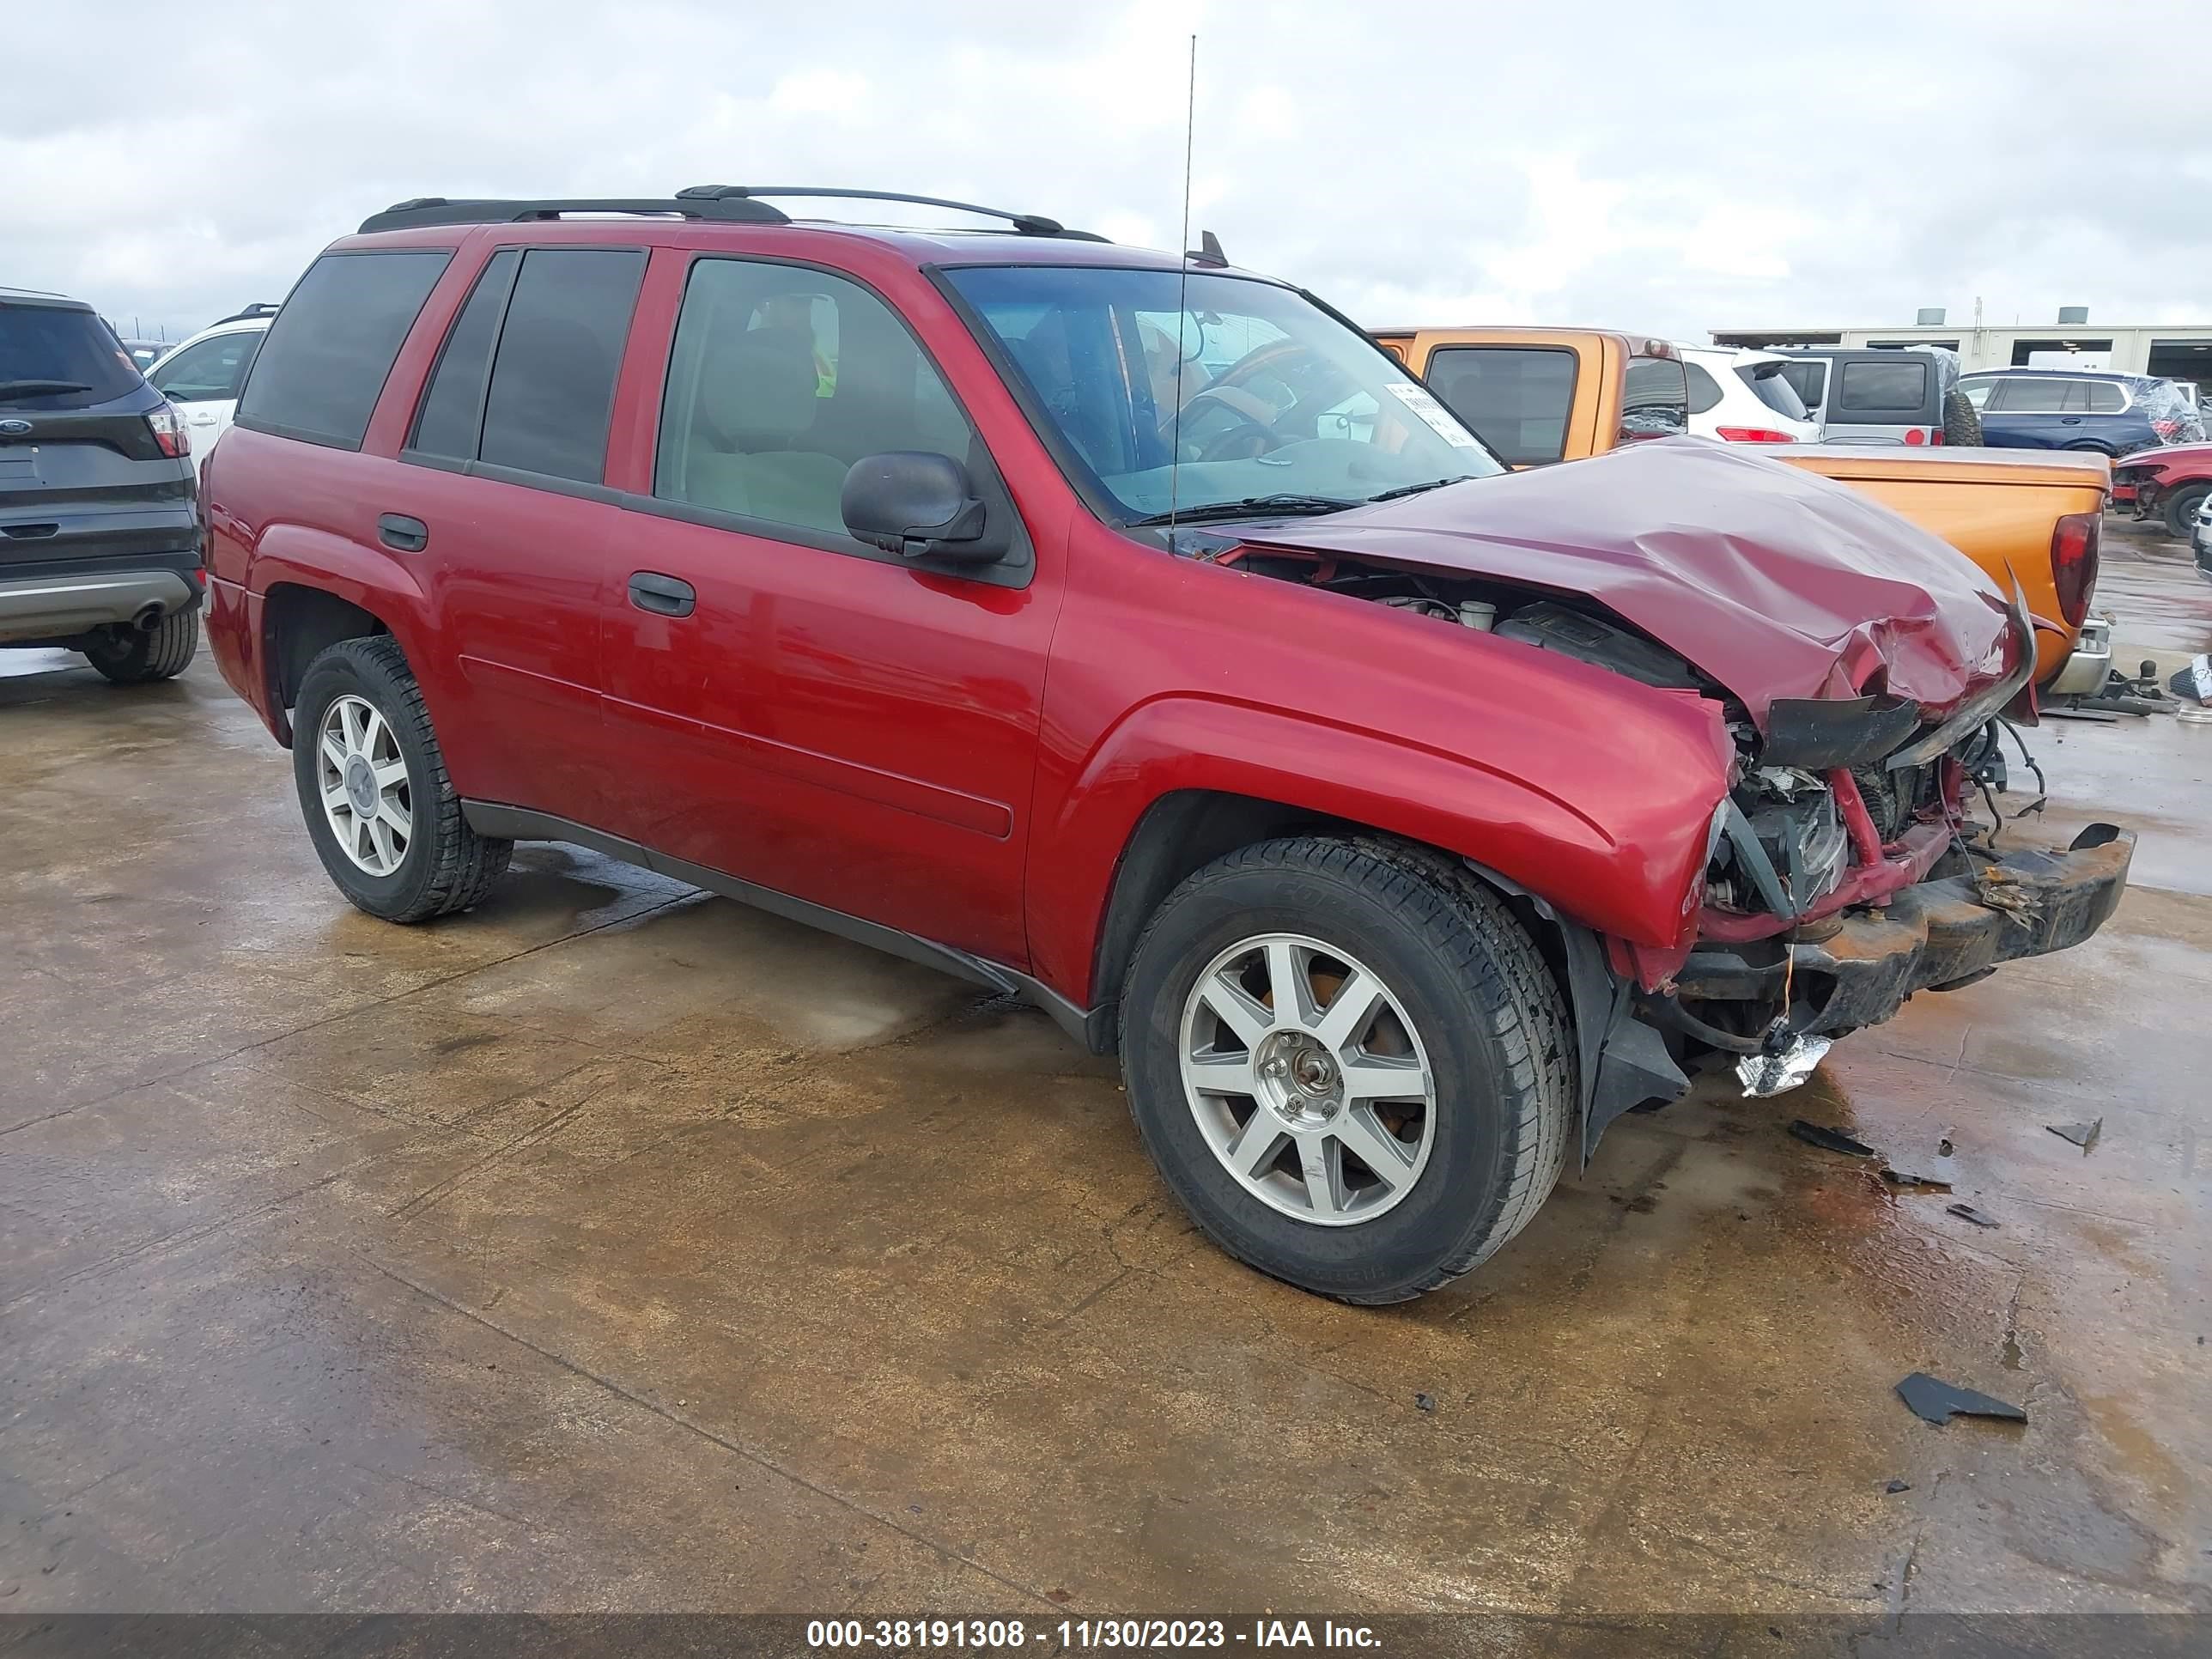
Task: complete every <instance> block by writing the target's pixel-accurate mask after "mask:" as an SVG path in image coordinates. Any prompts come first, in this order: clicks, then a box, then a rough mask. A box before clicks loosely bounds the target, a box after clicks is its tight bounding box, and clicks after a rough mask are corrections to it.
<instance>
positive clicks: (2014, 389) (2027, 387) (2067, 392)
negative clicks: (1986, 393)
mask: <svg viewBox="0 0 2212 1659" xmlns="http://www.w3.org/2000/svg"><path fill="white" fill-rule="evenodd" d="M2088 406H2089V394H2088V391H2087V388H2086V387H2085V386H2083V385H2082V383H2081V381H2079V380H2058V379H2056V378H2052V379H2049V380H2046V379H2044V378H2043V377H2041V376H2036V377H2034V378H2030V377H2028V376H2027V375H2021V376H2020V377H2018V378H2017V379H2014V380H2002V381H1999V382H1998V384H1997V392H1996V397H1994V398H1991V399H1990V408H1992V409H1994V410H1997V411H1998V412H1999V413H2001V414H2005V415H2078V414H2081V413H2082V412H2083V411H2084V410H2087V408H2088Z"/></svg>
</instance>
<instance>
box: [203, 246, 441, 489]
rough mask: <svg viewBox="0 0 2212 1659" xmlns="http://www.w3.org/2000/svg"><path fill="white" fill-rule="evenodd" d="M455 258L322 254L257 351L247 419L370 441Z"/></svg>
mask: <svg viewBox="0 0 2212 1659" xmlns="http://www.w3.org/2000/svg"><path fill="white" fill-rule="evenodd" d="M450 258H453V255H452V254H451V253H450V252H447V251H446V250H443V249H429V248H394V249H391V250H380V251H378V252H373V253H325V255H323V257H322V258H319V259H318V260H316V261H315V263H314V264H312V265H310V266H309V267H308V268H307V275H306V276H302V277H301V279H300V283H299V286H298V287H296V288H295V289H293V290H292V293H291V295H290V297H289V298H288V299H287V300H286V301H284V307H283V310H282V311H280V312H278V313H276V321H275V322H273V323H271V324H270V325H269V332H268V333H267V335H266V336H264V337H263V340H262V343H261V349H260V350H259V351H258V352H257V353H256V354H255V355H254V358H253V365H252V372H251V373H250V374H248V375H247V377H246V389H245V391H244V392H242V393H241V394H240V399H239V405H238V421H239V424H240V425H241V426H248V427H251V426H260V427H263V428H267V429H269V430H271V431H275V432H279V433H282V434H284V435H287V436H290V437H295V438H305V439H307V440H308V441H310V442H313V443H324V444H331V445H335V446H337V447H340V448H343V449H358V448H360V447H361V441H362V436H363V435H365V434H366V433H367V432H368V417H369V416H371V415H373V414H374V413H375V412H376V400H377V398H379V397H380V396H381V395H382V393H383V391H384V381H385V378H386V376H387V375H389V374H391V373H392V360H393V359H395V358H396V357H398V356H399V348H400V346H401V344H402V343H404V341H405V340H406V338H407V332H408V331H409V330H410V329H411V328H413V327H414V326H415V318H416V313H419V312H420V311H421V310H422V302H423V301H425V300H427V299H428V298H429V297H430V290H431V289H433V288H434V287H435V286H436V285H437V281H438V278H439V277H440V276H441V275H442V274H443V273H444V271H445V269H446V262H447V260H448V259H450Z"/></svg>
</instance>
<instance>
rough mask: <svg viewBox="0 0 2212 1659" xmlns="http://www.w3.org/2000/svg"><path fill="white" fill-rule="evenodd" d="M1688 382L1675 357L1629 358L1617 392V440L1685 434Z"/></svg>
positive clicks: (1688, 392)
mask: <svg viewBox="0 0 2212 1659" xmlns="http://www.w3.org/2000/svg"><path fill="white" fill-rule="evenodd" d="M1689 408H1690V382H1689V376H1688V375H1687V374H1685V373H1684V372H1683V368H1682V360H1681V359H1680V358H1679V357H1631V358H1630V359H1629V360H1628V373H1627V374H1626V375H1625V376H1623V377H1622V381H1621V388H1620V436H1621V441H1623V442H1624V443H1625V442H1627V441H1631V440H1633V439H1637V438H1668V437H1672V436H1674V435H1676V434H1678V433H1682V432H1686V431H1688V430H1689V427H1690V422H1689Z"/></svg>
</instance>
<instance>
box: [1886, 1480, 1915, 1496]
mask: <svg viewBox="0 0 2212 1659" xmlns="http://www.w3.org/2000/svg"><path fill="white" fill-rule="evenodd" d="M1882 1490H1883V1491H1884V1492H1888V1493H1890V1494H1892V1495H1893V1496H1894V1495H1895V1494H1896V1493H1898V1492H1911V1490H1912V1483H1911V1481H1910V1480H1893V1481H1891V1482H1890V1483H1889V1484H1888V1485H1887V1486H1884V1487H1883V1488H1882Z"/></svg>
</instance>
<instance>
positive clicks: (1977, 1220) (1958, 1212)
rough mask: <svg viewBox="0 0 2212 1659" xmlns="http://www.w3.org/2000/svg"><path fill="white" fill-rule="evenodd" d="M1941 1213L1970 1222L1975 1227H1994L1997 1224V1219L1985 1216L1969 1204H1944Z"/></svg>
mask: <svg viewBox="0 0 2212 1659" xmlns="http://www.w3.org/2000/svg"><path fill="white" fill-rule="evenodd" d="M1943 1213H1944V1214H1946V1215H1954V1216H1957V1217H1958V1218H1959V1219H1960V1220H1961V1221H1971V1222H1972V1223H1973V1224H1974V1225H1976V1226H1977V1227H1994V1226H1996V1225H1997V1218H1996V1217H1995V1216H1993V1215H1985V1214H1984V1213H1983V1212H1981V1211H1979V1210H1978V1209H1976V1208H1975V1207H1974V1206H1972V1205H1971V1204H1946V1205H1945V1206H1943Z"/></svg>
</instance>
